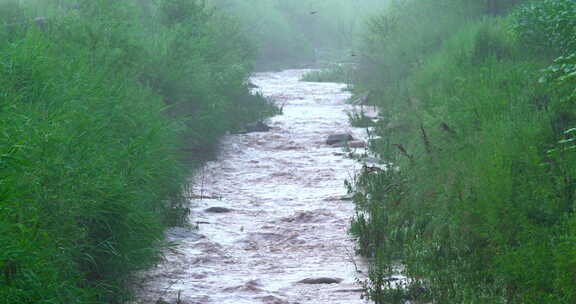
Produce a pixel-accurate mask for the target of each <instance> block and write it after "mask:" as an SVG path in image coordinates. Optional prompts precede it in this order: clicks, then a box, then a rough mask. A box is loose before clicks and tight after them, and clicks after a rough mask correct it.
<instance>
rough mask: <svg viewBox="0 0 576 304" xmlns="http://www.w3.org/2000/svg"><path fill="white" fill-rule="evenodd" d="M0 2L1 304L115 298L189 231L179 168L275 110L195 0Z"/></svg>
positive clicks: (221, 25) (220, 19)
mask: <svg viewBox="0 0 576 304" xmlns="http://www.w3.org/2000/svg"><path fill="white" fill-rule="evenodd" d="M0 5H1V8H0V14H2V17H3V18H2V23H1V24H0V91H1V92H2V95H1V97H0V130H2V131H1V132H0V168H1V170H2V174H1V175H0V248H1V250H0V302H1V303H120V302H123V301H124V300H127V299H129V297H130V293H129V292H128V286H129V283H130V281H131V279H132V278H133V277H132V276H133V274H134V272H135V271H137V270H141V269H144V268H146V267H149V266H151V265H153V264H154V263H155V262H156V261H157V258H158V256H159V255H160V254H161V249H162V246H163V243H162V237H163V229H164V228H165V227H166V226H167V225H185V224H186V219H187V216H188V209H187V205H186V204H187V202H186V200H185V199H184V198H183V197H182V196H181V193H182V190H183V188H185V187H186V183H187V178H186V177H187V175H188V173H189V172H188V171H189V166H188V164H184V163H183V162H181V160H182V159H193V160H195V161H197V159H200V158H202V157H205V155H203V153H205V151H210V150H211V149H212V148H213V147H214V146H215V143H217V139H218V137H219V136H220V135H222V134H224V133H225V132H226V131H228V130H231V129H233V128H237V127H239V126H240V125H242V124H244V123H246V122H250V121H254V120H257V119H262V118H263V117H264V116H265V115H268V114H270V113H272V112H274V111H275V108H274V107H273V106H272V105H270V104H269V103H268V102H267V101H266V100H265V99H264V98H262V96H255V95H251V94H250V93H249V91H248V87H247V77H248V75H249V73H250V70H251V62H252V61H253V56H254V54H253V48H252V47H251V46H250V43H249V42H248V41H247V40H246V39H245V38H243V36H242V35H241V34H240V33H239V32H237V31H235V30H234V22H235V21H234V20H233V19H232V18H229V17H227V16H225V15H223V14H220V13H218V12H216V11H212V10H210V9H208V8H205V7H203V6H202V5H200V4H197V3H196V2H192V1H186V0H162V1H138V2H135V1H116V0H102V1H91V0H79V1H72V0H70V1H61V0H53V1H52V0H51V1H40V0H38V1H25V2H24V1H17V0H5V1H2V2H1V3H0ZM39 16H42V18H39Z"/></svg>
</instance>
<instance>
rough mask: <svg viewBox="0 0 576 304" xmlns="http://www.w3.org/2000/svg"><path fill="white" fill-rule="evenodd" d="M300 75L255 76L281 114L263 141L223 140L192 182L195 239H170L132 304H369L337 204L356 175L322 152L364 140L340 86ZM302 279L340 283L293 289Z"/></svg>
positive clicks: (179, 233)
mask: <svg viewBox="0 0 576 304" xmlns="http://www.w3.org/2000/svg"><path fill="white" fill-rule="evenodd" d="M304 72H306V71H303V70H288V71H283V72H272V73H260V74H256V75H254V76H253V78H252V82H253V83H254V84H256V85H257V86H258V87H259V89H258V90H260V91H261V92H262V93H263V94H264V95H265V96H268V97H270V98H272V99H273V100H274V101H275V102H276V103H277V104H279V105H283V114H282V115H279V116H276V117H274V118H272V119H270V121H268V124H269V125H270V126H271V127H272V129H271V130H270V131H269V132H262V133H248V134H241V135H230V136H227V137H226V138H225V139H224V140H223V142H222V144H221V152H220V154H219V156H218V160H216V161H212V162H209V163H207V164H206V165H205V167H204V168H203V169H202V170H201V171H200V172H199V174H197V176H195V177H194V180H193V181H192V183H193V189H194V191H193V194H194V195H191V197H190V200H191V204H192V206H193V215H192V222H193V223H195V224H197V225H198V229H197V230H190V229H183V228H177V229H172V230H170V231H169V232H167V237H168V239H170V240H173V241H175V242H178V245H177V246H175V247H174V248H171V249H170V250H169V251H168V252H167V253H166V257H165V259H164V261H163V262H162V263H161V264H159V265H158V266H157V267H156V268H155V269H152V270H150V271H147V272H146V273H144V274H142V276H141V282H139V283H138V290H139V294H140V295H139V297H140V300H139V303H154V302H156V301H157V300H158V299H163V301H166V302H168V303H177V302H178V301H180V303H186V304H192V303H218V304H227V303H229V304H232V303H234V304H241V303H247V304H248V303H250V304H253V303H267V304H285V303H286V304H288V303H290V304H295V303H301V304H315V303H323V304H326V303H330V304H337V303H342V304H344V303H345V304H355V303H366V302H365V300H362V299H361V294H362V293H361V292H360V290H361V286H360V284H358V282H357V281H358V278H359V277H360V278H361V277H362V274H361V271H359V270H360V269H363V268H364V266H363V265H362V262H361V261H360V259H359V258H357V257H355V255H354V242H353V241H352V240H351V238H350V236H349V235H348V234H347V232H346V231H347V228H348V226H349V223H350V219H351V217H352V215H353V211H354V206H353V203H352V202H350V201H346V200H342V197H343V196H345V194H346V191H345V188H344V184H343V183H344V180H345V179H347V178H349V177H350V176H351V175H352V174H353V173H354V172H355V171H356V170H357V169H358V168H359V167H360V165H359V164H358V163H357V162H355V161H353V160H351V159H349V158H346V157H345V153H343V151H342V148H334V147H330V146H328V145H326V143H325V140H326V138H327V136H328V135H330V134H334V133H343V132H350V133H351V134H353V135H354V136H355V137H358V138H362V137H363V136H364V134H363V131H362V130H360V129H354V128H351V127H350V126H349V123H348V117H347V115H346V111H347V110H349V109H350V107H351V106H349V105H346V104H345V100H346V99H347V98H349V97H350V95H349V93H348V92H346V91H344V90H343V89H344V88H345V85H343V84H334V83H307V82H300V81H298V80H299V78H300V76H301V75H302V74H303V73H304ZM200 196H203V198H200ZM210 207H224V208H227V209H229V210H228V211H230V212H226V213H213V212H207V211H206V209H207V208H210ZM220 211H226V210H220ZM309 278H312V279H314V278H330V279H341V280H342V281H341V282H340V283H333V284H304V283H300V281H302V280H305V279H309ZM178 299H180V300H178Z"/></svg>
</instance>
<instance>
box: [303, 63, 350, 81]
mask: <svg viewBox="0 0 576 304" xmlns="http://www.w3.org/2000/svg"><path fill="white" fill-rule="evenodd" d="M353 71H354V70H353V66H352V65H345V64H342V63H333V64H329V65H327V66H325V67H323V68H322V69H320V70H311V71H310V72H307V73H306V74H304V75H302V78H301V79H300V80H301V81H309V82H340V83H351V82H352V81H353V77H354V76H353V75H354V73H353Z"/></svg>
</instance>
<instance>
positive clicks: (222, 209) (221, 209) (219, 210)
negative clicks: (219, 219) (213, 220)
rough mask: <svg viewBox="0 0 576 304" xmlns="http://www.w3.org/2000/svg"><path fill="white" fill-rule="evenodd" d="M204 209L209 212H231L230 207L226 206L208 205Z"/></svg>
mask: <svg viewBox="0 0 576 304" xmlns="http://www.w3.org/2000/svg"><path fill="white" fill-rule="evenodd" d="M204 211H206V212H209V213H229V212H232V209H229V208H226V207H210V208H208V209H206V210H204Z"/></svg>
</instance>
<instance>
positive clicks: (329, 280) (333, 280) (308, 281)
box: [298, 278, 342, 284]
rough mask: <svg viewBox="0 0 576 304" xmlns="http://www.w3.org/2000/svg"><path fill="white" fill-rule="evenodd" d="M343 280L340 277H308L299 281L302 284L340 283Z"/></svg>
mask: <svg viewBox="0 0 576 304" xmlns="http://www.w3.org/2000/svg"><path fill="white" fill-rule="evenodd" d="M340 282H342V279H340V278H307V279H304V280H301V281H298V283H300V284H338V283H340Z"/></svg>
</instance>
